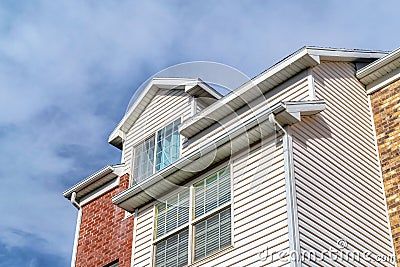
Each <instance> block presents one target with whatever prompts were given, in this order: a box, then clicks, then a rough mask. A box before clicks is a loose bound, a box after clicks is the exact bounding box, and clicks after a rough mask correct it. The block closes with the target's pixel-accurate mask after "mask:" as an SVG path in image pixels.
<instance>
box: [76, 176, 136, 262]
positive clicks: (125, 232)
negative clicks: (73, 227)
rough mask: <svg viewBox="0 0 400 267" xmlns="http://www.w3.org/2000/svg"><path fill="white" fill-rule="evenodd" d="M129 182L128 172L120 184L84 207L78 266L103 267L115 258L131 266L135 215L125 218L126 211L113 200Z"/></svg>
mask: <svg viewBox="0 0 400 267" xmlns="http://www.w3.org/2000/svg"><path fill="white" fill-rule="evenodd" d="M128 185H129V175H128V174H125V175H123V176H122V177H121V178H120V185H119V186H118V187H116V188H114V189H113V190H111V191H109V192H107V193H105V194H104V195H102V196H100V197H98V198H97V199H95V200H93V201H92V202H90V203H88V204H86V205H85V206H83V207H82V221H81V228H80V234H79V240H78V251H77V261H76V266H77V267H92V266H93V267H102V266H105V265H107V264H109V263H111V262H113V261H115V260H119V266H122V267H128V266H130V259H131V254H132V252H131V250H132V238H133V232H132V231H133V216H130V217H128V218H125V211H124V210H123V209H121V208H119V207H117V206H116V205H114V204H113V203H112V202H111V198H112V197H113V196H115V195H116V194H118V193H120V192H122V191H124V190H125V189H127V188H128Z"/></svg>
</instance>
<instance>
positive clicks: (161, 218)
mask: <svg viewBox="0 0 400 267" xmlns="http://www.w3.org/2000/svg"><path fill="white" fill-rule="evenodd" d="M188 222H189V190H185V191H183V192H181V193H179V194H177V195H176V196H173V197H171V198H170V199H168V200H167V201H165V202H163V203H161V204H159V205H157V206H156V235H155V238H160V237H162V236H163V235H165V234H167V233H169V232H171V231H173V230H175V229H177V228H178V227H181V226H182V225H184V224H187V223H188Z"/></svg>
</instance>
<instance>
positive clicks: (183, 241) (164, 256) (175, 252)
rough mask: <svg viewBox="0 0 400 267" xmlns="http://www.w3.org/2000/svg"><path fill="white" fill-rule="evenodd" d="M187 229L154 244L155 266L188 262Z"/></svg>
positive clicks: (185, 263) (177, 264)
mask: <svg viewBox="0 0 400 267" xmlns="http://www.w3.org/2000/svg"><path fill="white" fill-rule="evenodd" d="M188 247H189V230H188V229H185V230H183V231H182V232H179V233H177V234H175V235H172V236H170V237H168V238H166V239H164V240H162V241H160V242H159V243H157V244H156V248H155V266H156V267H161V266H163V267H164V266H177V267H181V266H185V265H187V264H188Z"/></svg>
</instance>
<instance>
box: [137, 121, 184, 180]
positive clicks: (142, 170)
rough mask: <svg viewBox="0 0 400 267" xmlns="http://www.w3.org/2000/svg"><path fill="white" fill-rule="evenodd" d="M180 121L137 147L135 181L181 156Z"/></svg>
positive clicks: (145, 177) (143, 178) (142, 178)
mask: <svg viewBox="0 0 400 267" xmlns="http://www.w3.org/2000/svg"><path fill="white" fill-rule="evenodd" d="M180 123H181V119H180V118H179V119H177V120H175V121H174V122H172V123H171V124H169V125H167V126H166V127H164V128H162V129H161V130H159V131H157V133H156V134H155V135H152V136H151V137H150V138H148V139H147V140H145V141H144V142H142V143H140V144H139V145H137V146H136V147H135V149H134V160H133V175H132V176H133V181H134V183H140V182H142V181H144V180H146V179H147V178H148V177H149V176H151V175H152V174H153V173H155V172H157V171H159V170H161V169H163V168H165V167H167V166H168V165H170V164H172V163H173V162H175V161H176V160H177V159H178V158H179V154H180V135H179V132H178V127H179V125H180ZM155 144H157V145H155Z"/></svg>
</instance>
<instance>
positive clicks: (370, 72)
mask: <svg viewBox="0 0 400 267" xmlns="http://www.w3.org/2000/svg"><path fill="white" fill-rule="evenodd" d="M388 74H392V75H391V77H387V76H388ZM356 76H357V78H358V79H359V80H360V81H361V82H362V83H363V84H364V85H366V86H367V90H369V89H373V87H374V86H375V85H377V84H378V83H381V82H383V81H385V82H387V83H390V82H392V81H393V80H396V79H399V78H400V48H397V49H396V50H394V51H393V52H391V53H389V54H387V55H386V56H384V57H382V58H380V59H379V60H376V61H374V62H372V63H371V64H369V65H367V66H365V67H364V68H362V69H360V70H359V71H357V74H356ZM377 89H379V88H378V87H376V88H375V90H377ZM369 91H371V90H369Z"/></svg>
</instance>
